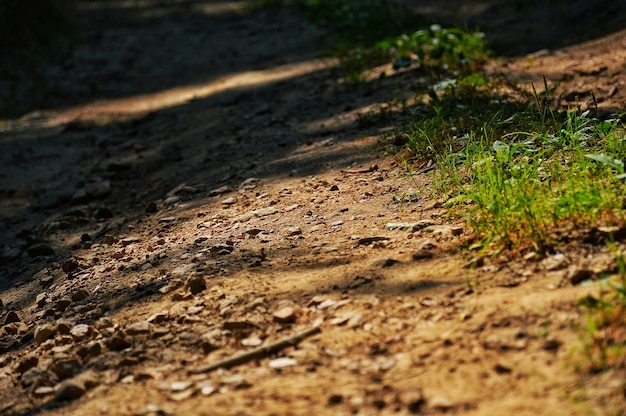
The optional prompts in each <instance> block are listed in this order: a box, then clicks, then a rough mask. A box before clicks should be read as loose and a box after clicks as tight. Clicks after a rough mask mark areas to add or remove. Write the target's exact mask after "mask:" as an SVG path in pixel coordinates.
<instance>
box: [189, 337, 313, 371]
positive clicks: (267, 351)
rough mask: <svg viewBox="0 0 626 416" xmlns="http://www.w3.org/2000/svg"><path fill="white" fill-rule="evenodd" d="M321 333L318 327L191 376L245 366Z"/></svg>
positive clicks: (205, 368)
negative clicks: (219, 369)
mask: <svg viewBox="0 0 626 416" xmlns="http://www.w3.org/2000/svg"><path fill="white" fill-rule="evenodd" d="M320 332H321V329H320V328H319V327H318V326H316V327H313V328H310V329H307V330H306V331H304V332H301V333H299V334H296V335H293V336H291V337H288V338H285V339H282V340H280V341H277V342H275V343H273V344H269V345H264V346H261V347H258V348H255V349H253V350H250V351H246V352H244V353H240V354H237V355H234V356H232V357H228V358H226V359H223V360H221V361H218V362H216V363H213V364H207V365H204V366H202V367H198V368H194V369H191V370H189V373H191V374H202V373H209V372H211V371H213V370H217V369H218V368H231V367H235V366H237V365H241V364H245V363H247V362H250V361H253V360H258V359H261V358H265V357H267V356H269V355H272V354H276V353H277V352H278V351H280V350H282V349H285V348H287V347H291V346H293V345H296V344H298V343H299V342H300V341H302V340H303V339H305V338H308V337H310V336H312V335H315V334H318V333H320Z"/></svg>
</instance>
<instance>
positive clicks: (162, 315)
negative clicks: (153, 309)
mask: <svg viewBox="0 0 626 416" xmlns="http://www.w3.org/2000/svg"><path fill="white" fill-rule="evenodd" d="M168 316H169V314H168V313H167V312H165V311H163V312H157V313H155V314H153V315H151V316H150V317H149V318H148V319H147V321H148V322H150V323H151V324H160V323H163V322H165V321H166V320H167V318H168Z"/></svg>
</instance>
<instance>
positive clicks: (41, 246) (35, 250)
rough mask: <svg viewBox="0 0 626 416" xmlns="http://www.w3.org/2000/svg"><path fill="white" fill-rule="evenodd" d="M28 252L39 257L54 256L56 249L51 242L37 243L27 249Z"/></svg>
mask: <svg viewBox="0 0 626 416" xmlns="http://www.w3.org/2000/svg"><path fill="white" fill-rule="evenodd" d="M26 252H27V253H28V255H29V256H31V257H39V256H52V255H54V249H53V248H52V246H51V245H50V243H45V242H41V243H35V244H33V245H32V246H30V247H28V248H27V249H26Z"/></svg>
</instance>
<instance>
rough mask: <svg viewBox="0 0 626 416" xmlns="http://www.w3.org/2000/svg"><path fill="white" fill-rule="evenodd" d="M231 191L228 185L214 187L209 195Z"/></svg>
mask: <svg viewBox="0 0 626 416" xmlns="http://www.w3.org/2000/svg"><path fill="white" fill-rule="evenodd" d="M230 191H231V189H230V187H229V186H228V185H224V186H220V187H219V188H216V189H213V190H212V191H209V196H218V195H222V194H227V193H229V192H230Z"/></svg>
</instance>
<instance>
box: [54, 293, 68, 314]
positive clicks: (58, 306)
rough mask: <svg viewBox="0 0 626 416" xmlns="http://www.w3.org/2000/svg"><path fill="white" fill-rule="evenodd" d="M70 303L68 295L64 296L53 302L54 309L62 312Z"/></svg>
mask: <svg viewBox="0 0 626 416" xmlns="http://www.w3.org/2000/svg"><path fill="white" fill-rule="evenodd" d="M71 303H72V299H71V298H69V297H64V298H61V299H59V300H57V301H56V303H55V304H54V309H55V310H57V311H59V312H63V311H65V310H66V309H67V307H68V306H70V304H71Z"/></svg>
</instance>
